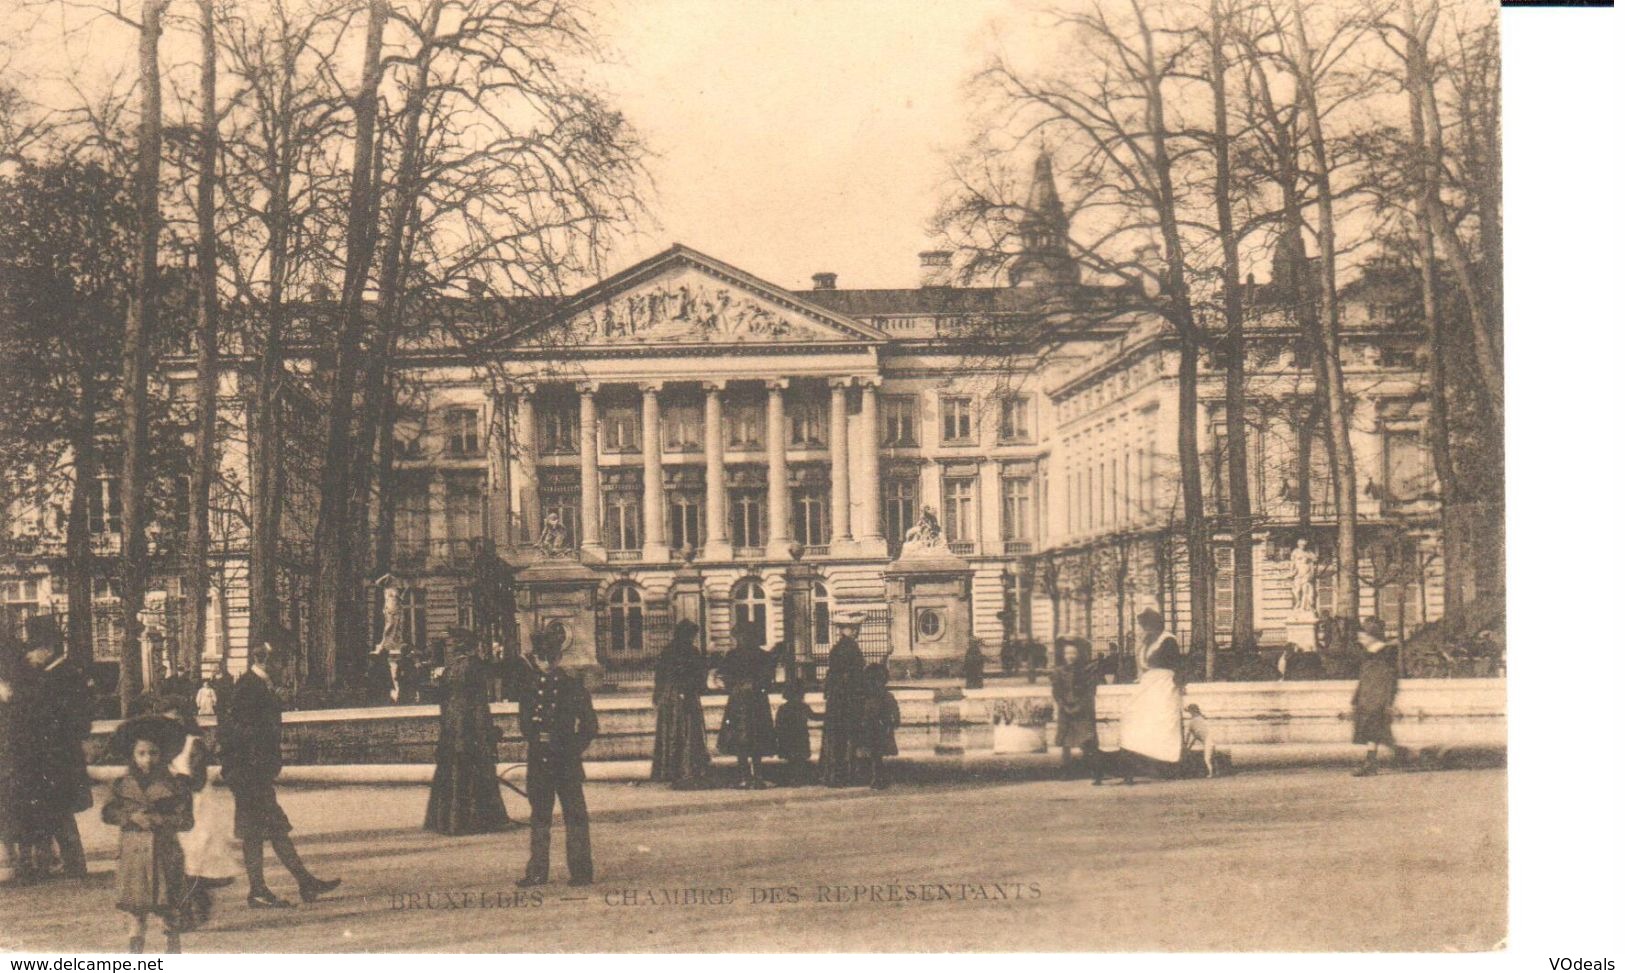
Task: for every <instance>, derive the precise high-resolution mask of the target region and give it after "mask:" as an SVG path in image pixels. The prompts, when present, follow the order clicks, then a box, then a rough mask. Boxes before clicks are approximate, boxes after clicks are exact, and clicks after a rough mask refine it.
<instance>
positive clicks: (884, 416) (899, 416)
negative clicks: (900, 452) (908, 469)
mask: <svg viewBox="0 0 1625 973" xmlns="http://www.w3.org/2000/svg"><path fill="white" fill-rule="evenodd" d="M916 414H917V413H916V406H915V400H914V396H912V395H888V396H886V397H885V398H883V399H881V400H880V419H881V427H880V438H881V443H882V445H885V446H918V445H919V444H920V439H919V435H918V434H917V433H916V432H915V428H916V426H917V425H918V423H917V422H916Z"/></svg>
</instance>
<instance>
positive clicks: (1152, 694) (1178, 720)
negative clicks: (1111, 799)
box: [1120, 608, 1185, 784]
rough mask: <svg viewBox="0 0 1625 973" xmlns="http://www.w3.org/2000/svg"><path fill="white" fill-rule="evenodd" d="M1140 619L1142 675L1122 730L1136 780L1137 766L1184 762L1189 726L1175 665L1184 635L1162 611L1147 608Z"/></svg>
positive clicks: (1126, 771) (1126, 770) (1127, 765)
mask: <svg viewBox="0 0 1625 973" xmlns="http://www.w3.org/2000/svg"><path fill="white" fill-rule="evenodd" d="M1137 621H1138V622H1139V624H1140V655H1139V662H1140V677H1139V678H1138V679H1137V680H1135V684H1134V692H1133V693H1132V694H1131V695H1130V696H1129V698H1128V702H1127V703H1126V704H1125V705H1124V707H1123V728H1122V733H1121V744H1120V745H1121V747H1122V754H1121V759H1122V764H1123V766H1122V774H1123V782H1124V783H1125V784H1132V783H1134V775H1135V772H1136V770H1139V769H1141V768H1144V771H1145V772H1149V773H1160V772H1162V771H1165V770H1168V769H1170V768H1171V767H1173V766H1177V765H1178V764H1179V756H1180V751H1181V750H1182V749H1183V747H1184V741H1185V727H1184V723H1183V720H1182V715H1181V705H1180V704H1181V702H1182V696H1183V693H1182V691H1181V689H1180V687H1179V683H1178V681H1177V680H1176V679H1175V678H1174V670H1175V669H1177V668H1178V666H1179V662H1180V657H1179V641H1178V640H1177V639H1175V638H1174V637H1173V635H1172V634H1170V633H1169V632H1168V631H1167V630H1166V629H1165V628H1164V626H1163V620H1162V615H1161V613H1159V612H1157V611H1156V610H1155V609H1151V608H1147V609H1146V610H1145V611H1142V612H1140V614H1139V615H1138V616H1137Z"/></svg>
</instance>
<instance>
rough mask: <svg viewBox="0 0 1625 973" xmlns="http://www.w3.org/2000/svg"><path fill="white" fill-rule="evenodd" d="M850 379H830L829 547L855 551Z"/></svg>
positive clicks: (847, 552) (837, 551) (841, 552)
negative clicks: (848, 433)
mask: <svg viewBox="0 0 1625 973" xmlns="http://www.w3.org/2000/svg"><path fill="white" fill-rule="evenodd" d="M847 382H848V380H847V379H844V378H832V379H830V380H829V522H830V551H831V552H832V553H836V554H850V553H852V490H851V475H850V474H849V473H848V472H847V470H848V467H849V466H850V465H851V464H850V463H849V462H848V459H849V457H848V456H847V446H846V386H847Z"/></svg>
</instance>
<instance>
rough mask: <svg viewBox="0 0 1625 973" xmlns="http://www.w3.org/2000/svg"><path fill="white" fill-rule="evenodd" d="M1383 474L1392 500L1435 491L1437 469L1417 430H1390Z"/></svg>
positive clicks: (1386, 433) (1386, 434) (1384, 442)
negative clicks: (1434, 480)
mask: <svg viewBox="0 0 1625 973" xmlns="http://www.w3.org/2000/svg"><path fill="white" fill-rule="evenodd" d="M1382 459H1383V477H1384V483H1385V485H1386V487H1387V491H1386V493H1387V496H1388V499H1389V500H1393V501H1396V502H1399V503H1405V502H1408V501H1411V500H1420V499H1422V498H1423V497H1425V496H1427V495H1428V494H1430V493H1432V492H1434V486H1433V470H1432V468H1431V465H1430V464H1429V462H1428V455H1427V451H1426V450H1425V449H1424V448H1423V445H1422V433H1421V431H1420V430H1417V429H1387V430H1384V431H1383V437H1382Z"/></svg>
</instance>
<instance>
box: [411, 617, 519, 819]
mask: <svg viewBox="0 0 1625 973" xmlns="http://www.w3.org/2000/svg"><path fill="white" fill-rule="evenodd" d="M451 634H452V639H451V652H452V660H451V662H450V663H449V664H448V665H447V666H446V671H445V673H444V674H443V676H442V678H441V684H440V686H439V692H440V742H439V743H438V744H437V745H436V746H435V755H434V782H433V783H432V784H431V785H430V787H429V808H428V811H427V812H426V813H425V814H424V820H423V827H424V828H425V829H426V830H429V831H437V832H439V833H440V834H451V835H460V834H480V833H483V832H487V831H500V830H502V829H503V828H506V827H508V809H507V808H506V807H505V806H503V803H502V791H501V785H500V784H499V783H498V782H497V766H496V748H497V732H496V725H495V723H493V722H492V720H491V702H490V698H489V697H488V696H487V694H486V689H485V685H486V673H485V664H484V663H483V662H481V661H480V658H479V656H477V655H476V654H475V647H474V633H473V632H470V631H467V630H466V629H459V630H453V632H452V633H451Z"/></svg>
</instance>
